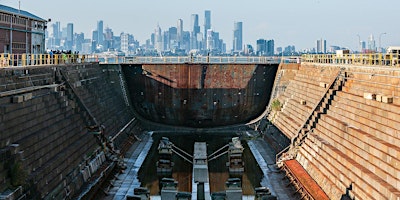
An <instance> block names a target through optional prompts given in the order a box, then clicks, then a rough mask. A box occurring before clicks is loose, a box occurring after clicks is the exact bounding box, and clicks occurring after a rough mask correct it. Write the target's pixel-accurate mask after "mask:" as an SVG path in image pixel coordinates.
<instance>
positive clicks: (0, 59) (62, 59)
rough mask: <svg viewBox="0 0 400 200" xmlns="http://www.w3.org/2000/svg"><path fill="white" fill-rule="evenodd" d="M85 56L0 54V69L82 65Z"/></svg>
mask: <svg viewBox="0 0 400 200" xmlns="http://www.w3.org/2000/svg"><path fill="white" fill-rule="evenodd" d="M85 57H86V55H80V54H53V55H51V54H7V53H6V54H5V53H2V54H0V67H13V66H36V65H58V64H69V63H83V62H87V61H85Z"/></svg>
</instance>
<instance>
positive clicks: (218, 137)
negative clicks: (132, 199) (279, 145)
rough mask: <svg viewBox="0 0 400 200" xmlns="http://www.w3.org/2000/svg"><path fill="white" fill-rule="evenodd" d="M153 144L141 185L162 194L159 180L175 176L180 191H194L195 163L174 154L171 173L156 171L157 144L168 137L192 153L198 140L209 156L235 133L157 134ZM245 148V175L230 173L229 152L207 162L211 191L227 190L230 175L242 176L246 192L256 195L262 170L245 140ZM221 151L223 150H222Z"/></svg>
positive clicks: (232, 176) (244, 193)
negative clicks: (158, 172)
mask: <svg viewBox="0 0 400 200" xmlns="http://www.w3.org/2000/svg"><path fill="white" fill-rule="evenodd" d="M152 137H153V141H154V142H153V145H152V147H151V149H150V151H149V153H148V155H147V157H146V159H145V161H144V163H143V165H142V166H141V168H140V170H139V174H138V176H139V181H140V182H141V186H142V187H146V188H148V189H149V190H150V194H151V195H159V194H160V189H161V185H160V181H161V179H162V178H164V177H167V178H174V179H175V180H176V181H177V182H178V191H180V192H191V188H192V186H191V184H192V170H193V169H192V164H191V163H189V162H187V161H185V160H184V159H182V158H181V157H179V156H178V155H176V154H175V153H173V154H172V162H174V166H173V169H172V174H171V173H170V174H164V175H162V174H157V167H156V163H157V161H158V158H159V156H158V149H157V148H158V145H159V142H160V139H161V138H162V137H167V138H169V141H171V142H172V143H173V144H174V145H175V146H177V147H179V148H180V149H182V150H183V151H185V152H187V153H188V154H190V155H193V147H194V143H195V142H206V143H207V155H210V154H212V153H213V152H215V151H217V150H218V149H220V148H221V147H223V146H225V145H227V144H228V143H229V142H231V141H232V138H233V137H237V135H236V134H226V133H224V134H221V133H215V134H211V133H186V134H182V133H179V134H177V133H154V134H153V136H152ZM241 142H242V145H243V147H244V151H243V161H244V165H245V166H244V173H243V174H242V175H230V174H229V170H228V167H227V166H226V163H227V162H228V155H227V154H225V155H223V156H221V157H219V158H217V159H215V160H211V161H209V162H208V168H209V181H210V190H211V193H214V192H221V191H225V190H226V187H225V182H226V181H227V180H228V178H240V179H241V180H242V189H243V195H254V188H256V187H260V182H261V179H262V177H263V173H262V171H261V170H260V168H259V167H258V165H257V162H256V160H255V159H254V157H253V155H252V153H251V151H250V149H249V148H248V146H247V142H246V141H244V140H242V141H241ZM221 153H222V151H221Z"/></svg>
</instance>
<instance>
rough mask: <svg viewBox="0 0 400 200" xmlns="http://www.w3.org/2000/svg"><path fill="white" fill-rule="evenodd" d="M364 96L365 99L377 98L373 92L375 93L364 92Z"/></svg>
mask: <svg viewBox="0 0 400 200" xmlns="http://www.w3.org/2000/svg"><path fill="white" fill-rule="evenodd" d="M364 98H365V99H370V100H375V99H376V95H375V94H373V93H369V92H364Z"/></svg>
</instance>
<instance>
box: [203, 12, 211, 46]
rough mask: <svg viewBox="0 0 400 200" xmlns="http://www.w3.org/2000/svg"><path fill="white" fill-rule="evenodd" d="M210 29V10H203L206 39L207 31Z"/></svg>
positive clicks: (205, 37) (205, 36)
mask: <svg viewBox="0 0 400 200" xmlns="http://www.w3.org/2000/svg"><path fill="white" fill-rule="evenodd" d="M208 29H211V11H209V10H206V11H204V39H207V31H208Z"/></svg>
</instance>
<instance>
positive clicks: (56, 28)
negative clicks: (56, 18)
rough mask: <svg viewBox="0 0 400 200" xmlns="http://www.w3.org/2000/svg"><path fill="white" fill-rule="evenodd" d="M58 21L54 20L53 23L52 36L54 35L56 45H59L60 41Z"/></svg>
mask: <svg viewBox="0 0 400 200" xmlns="http://www.w3.org/2000/svg"><path fill="white" fill-rule="evenodd" d="M60 28H61V27H60V22H56V23H54V24H53V37H54V44H55V45H56V46H60V41H61V30H60Z"/></svg>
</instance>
